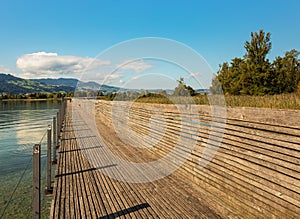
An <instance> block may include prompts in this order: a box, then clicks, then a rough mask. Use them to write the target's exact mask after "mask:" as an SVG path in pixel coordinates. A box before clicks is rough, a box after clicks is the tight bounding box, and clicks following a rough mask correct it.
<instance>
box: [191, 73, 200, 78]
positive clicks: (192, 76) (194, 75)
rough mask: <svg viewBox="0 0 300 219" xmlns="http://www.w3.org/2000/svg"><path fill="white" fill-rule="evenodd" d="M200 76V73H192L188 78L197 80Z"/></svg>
mask: <svg viewBox="0 0 300 219" xmlns="http://www.w3.org/2000/svg"><path fill="white" fill-rule="evenodd" d="M200 76H201V74H200V72H193V73H190V74H189V78H197V77H200Z"/></svg>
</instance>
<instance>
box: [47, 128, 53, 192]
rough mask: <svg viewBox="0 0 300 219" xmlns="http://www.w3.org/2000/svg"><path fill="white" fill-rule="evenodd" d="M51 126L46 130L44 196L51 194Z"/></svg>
mask: <svg viewBox="0 0 300 219" xmlns="http://www.w3.org/2000/svg"><path fill="white" fill-rule="evenodd" d="M51 137H52V135H51V125H48V130H47V185H46V194H51V193H52V187H51V165H52V164H51Z"/></svg>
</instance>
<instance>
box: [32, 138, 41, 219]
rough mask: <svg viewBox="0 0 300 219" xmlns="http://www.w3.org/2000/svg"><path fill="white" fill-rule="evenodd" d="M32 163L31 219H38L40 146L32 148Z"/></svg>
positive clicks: (39, 204) (39, 206)
mask: <svg viewBox="0 0 300 219" xmlns="http://www.w3.org/2000/svg"><path fill="white" fill-rule="evenodd" d="M32 159H33V162H32V175H33V177H32V188H33V194H32V196H33V197H32V218H33V219H39V218H40V209H41V194H40V184H41V171H40V169H41V145H40V144H36V145H34V146H33V158H32Z"/></svg>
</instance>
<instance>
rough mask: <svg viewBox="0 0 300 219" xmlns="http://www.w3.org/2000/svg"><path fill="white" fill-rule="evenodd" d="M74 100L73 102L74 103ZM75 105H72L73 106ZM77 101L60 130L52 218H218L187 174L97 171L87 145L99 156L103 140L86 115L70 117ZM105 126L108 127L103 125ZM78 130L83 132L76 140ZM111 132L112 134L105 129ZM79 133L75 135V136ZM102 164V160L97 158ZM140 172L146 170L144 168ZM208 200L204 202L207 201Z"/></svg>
mask: <svg viewBox="0 0 300 219" xmlns="http://www.w3.org/2000/svg"><path fill="white" fill-rule="evenodd" d="M72 105H74V106H72ZM72 107H73V108H72ZM76 108H79V106H78V105H75V104H72V103H69V104H68V111H67V114H66V118H65V124H64V128H63V131H62V137H61V145H60V150H59V157H58V164H57V170H56V176H55V182H54V196H53V201H52V206H51V213H50V218H118V217H120V218H219V217H220V216H219V215H218V214H217V213H215V212H214V211H213V210H212V209H211V207H210V206H207V203H208V202H207V200H206V201H205V199H206V197H205V196H204V195H203V194H202V193H201V191H200V190H197V186H195V185H194V184H192V183H190V181H189V180H188V179H184V178H182V177H179V176H178V175H176V173H175V174H172V175H169V176H167V177H165V178H162V179H160V180H156V181H154V182H148V183H127V182H122V181H117V180H115V179H112V178H110V177H108V176H106V175H105V174H103V173H101V171H98V170H99V169H106V168H107V169H108V168H114V166H113V165H107V164H106V163H103V164H102V166H101V165H98V166H92V165H91V164H90V162H89V160H88V159H87V158H86V156H85V153H83V151H84V150H89V152H91V151H94V152H92V153H89V154H94V156H97V154H98V153H101V150H102V148H103V147H106V146H105V145H100V144H99V142H96V141H95V139H94V135H93V130H90V129H89V127H88V126H87V125H86V123H85V120H84V118H80V117H79V118H76V120H75V121H74V118H72V113H71V111H72V110H73V112H74V111H76V110H77V109H76ZM102 129H103V130H105V127H104V128H103V127H102ZM75 131H77V133H80V135H81V136H82V139H81V140H78V136H75V133H74V132H75ZM107 134H109V133H107ZM76 138H77V139H76ZM114 149H115V150H116V151H115V153H116V154H118V155H120V156H123V157H125V158H126V157H133V158H134V159H136V162H143V161H147V160H149V159H150V160H151V159H153V156H154V155H153V154H152V155H151V154H144V155H143V156H141V154H139V152H138V150H136V149H135V148H125V147H116V148H114ZM99 163H100V164H101V160H100V161H99ZM140 171H141V174H143V171H142V170H140ZM205 203H206V204H205Z"/></svg>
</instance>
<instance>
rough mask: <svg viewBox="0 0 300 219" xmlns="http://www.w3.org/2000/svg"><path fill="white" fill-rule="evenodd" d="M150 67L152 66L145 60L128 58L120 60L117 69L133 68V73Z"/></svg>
mask: <svg viewBox="0 0 300 219" xmlns="http://www.w3.org/2000/svg"><path fill="white" fill-rule="evenodd" d="M152 67H153V66H152V65H151V64H149V63H147V62H145V61H144V60H142V59H138V60H128V61H125V62H122V63H121V64H120V65H118V69H122V70H133V71H134V72H135V73H140V72H143V71H145V70H147V69H150V68H152Z"/></svg>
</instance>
